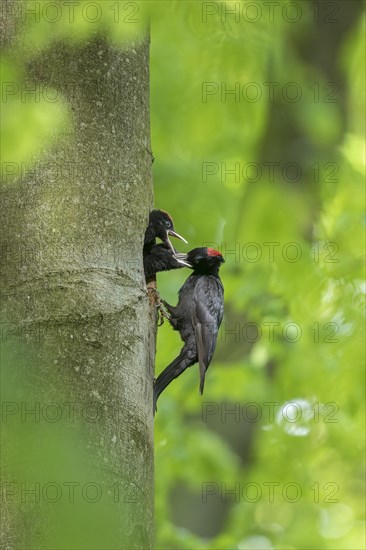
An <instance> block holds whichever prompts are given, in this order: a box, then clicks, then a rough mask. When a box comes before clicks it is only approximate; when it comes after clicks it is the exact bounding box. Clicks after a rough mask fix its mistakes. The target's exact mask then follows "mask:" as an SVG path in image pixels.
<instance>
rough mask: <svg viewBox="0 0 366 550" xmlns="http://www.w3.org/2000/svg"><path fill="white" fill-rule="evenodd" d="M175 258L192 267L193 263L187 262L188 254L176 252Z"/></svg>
mask: <svg viewBox="0 0 366 550" xmlns="http://www.w3.org/2000/svg"><path fill="white" fill-rule="evenodd" d="M174 258H175V259H176V260H177V262H179V263H180V264H181V265H184V266H186V267H190V268H191V269H192V267H193V266H192V264H190V263H189V262H187V254H182V253H181V252H176V253H175V254H174Z"/></svg>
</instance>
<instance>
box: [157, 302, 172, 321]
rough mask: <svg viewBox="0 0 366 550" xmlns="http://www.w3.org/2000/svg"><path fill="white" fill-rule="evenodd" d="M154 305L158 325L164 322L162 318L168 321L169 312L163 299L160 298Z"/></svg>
mask: <svg viewBox="0 0 366 550" xmlns="http://www.w3.org/2000/svg"><path fill="white" fill-rule="evenodd" d="M156 307H157V308H158V311H159V315H160V323H158V326H159V327H160V326H161V325H162V324H163V323H164V319H168V321H170V314H169V312H168V311H167V309H166V308H165V305H164V300H162V299H160V301H159V303H158V304H157V306H156Z"/></svg>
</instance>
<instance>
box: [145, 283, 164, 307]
mask: <svg viewBox="0 0 366 550" xmlns="http://www.w3.org/2000/svg"><path fill="white" fill-rule="evenodd" d="M147 295H148V297H149V302H150V304H151V305H152V306H157V307H158V306H159V304H160V301H161V299H160V294H159V292H158V291H157V290H156V288H155V287H153V286H149V287H147Z"/></svg>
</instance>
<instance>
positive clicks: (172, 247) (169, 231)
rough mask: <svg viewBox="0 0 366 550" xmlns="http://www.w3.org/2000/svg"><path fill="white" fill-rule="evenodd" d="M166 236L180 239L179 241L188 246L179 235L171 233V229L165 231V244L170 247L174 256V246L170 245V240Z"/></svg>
mask: <svg viewBox="0 0 366 550" xmlns="http://www.w3.org/2000/svg"><path fill="white" fill-rule="evenodd" d="M168 235H171V236H172V237H175V238H176V239H180V240H181V241H183V242H184V243H186V244H188V241H186V240H185V239H184V238H183V237H182V236H181V235H179V234H178V233H176V232H175V231H173V230H172V229H168V231H167V235H166V241H165V242H166V244H167V245H169V246H170V248H171V250H172V252H173V254H175V248H174V246H173V245H172V243H171V242H170V239H169V237H168Z"/></svg>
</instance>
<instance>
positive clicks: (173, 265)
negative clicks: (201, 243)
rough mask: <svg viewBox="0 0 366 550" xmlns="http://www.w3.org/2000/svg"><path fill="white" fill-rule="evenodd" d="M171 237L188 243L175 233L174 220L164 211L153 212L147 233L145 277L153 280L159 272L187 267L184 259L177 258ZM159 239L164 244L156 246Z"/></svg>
mask: <svg viewBox="0 0 366 550" xmlns="http://www.w3.org/2000/svg"><path fill="white" fill-rule="evenodd" d="M169 235H170V236H172V237H176V238H177V239H180V240H181V241H183V242H185V243H187V241H186V240H185V239H184V238H183V237H182V236H181V235H179V234H178V233H176V232H175V231H174V224H173V219H172V217H171V216H170V214H168V212H164V210H152V211H151V212H150V217H149V225H148V226H147V228H146V231H145V238H144V248H143V259H144V270H145V277H146V278H151V277H153V276H154V275H155V274H156V273H157V272H158V271H167V270H169V269H177V268H179V267H183V266H186V265H187V262H186V261H185V260H184V258H176V257H175V253H176V251H175V249H174V247H173V245H172V243H171V242H170V239H169ZM157 238H159V239H161V240H162V241H163V242H162V243H161V244H156V239H157Z"/></svg>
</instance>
